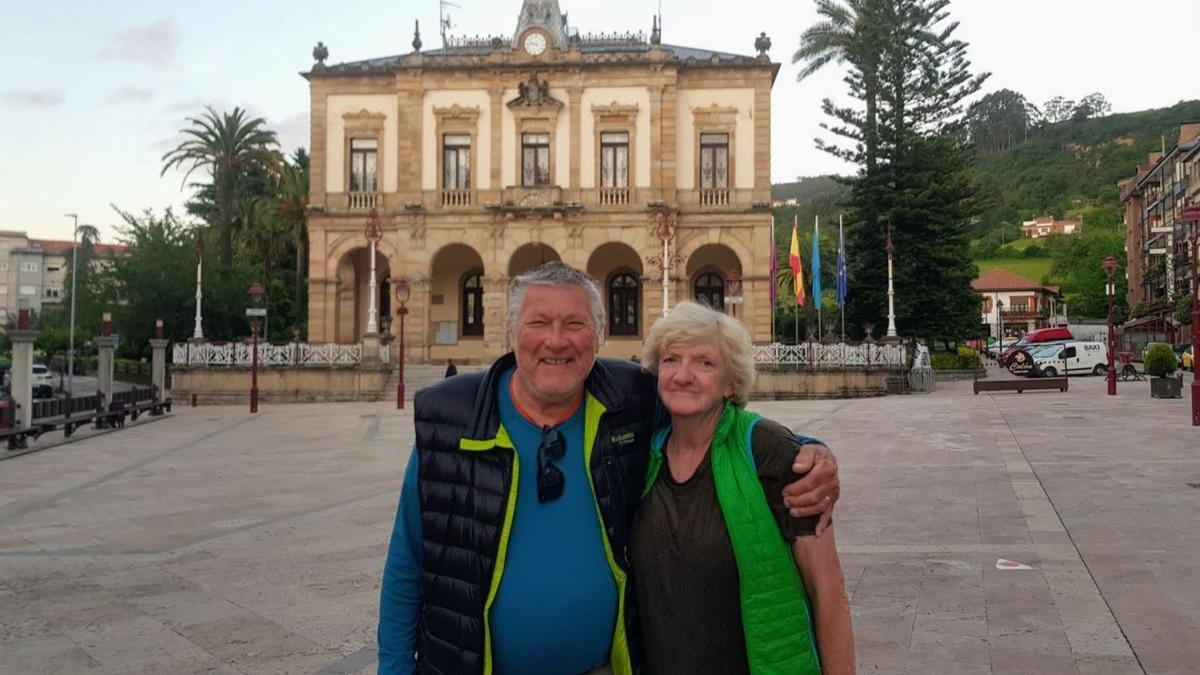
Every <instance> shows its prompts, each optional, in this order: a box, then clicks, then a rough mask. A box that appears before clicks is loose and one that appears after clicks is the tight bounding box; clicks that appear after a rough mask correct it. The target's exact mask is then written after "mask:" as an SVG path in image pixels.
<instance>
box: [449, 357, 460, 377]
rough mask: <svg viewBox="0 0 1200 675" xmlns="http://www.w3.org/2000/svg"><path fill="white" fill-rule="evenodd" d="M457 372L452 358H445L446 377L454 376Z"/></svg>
mask: <svg viewBox="0 0 1200 675" xmlns="http://www.w3.org/2000/svg"><path fill="white" fill-rule="evenodd" d="M457 374H458V366H455V365H454V359H446V377H454V376H455V375H457Z"/></svg>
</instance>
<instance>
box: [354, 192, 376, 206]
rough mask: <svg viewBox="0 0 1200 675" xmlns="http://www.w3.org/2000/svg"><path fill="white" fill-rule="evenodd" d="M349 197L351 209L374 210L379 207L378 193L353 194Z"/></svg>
mask: <svg viewBox="0 0 1200 675" xmlns="http://www.w3.org/2000/svg"><path fill="white" fill-rule="evenodd" d="M349 197H350V204H349V206H350V208H351V209H355V210H358V209H373V208H376V207H377V206H379V193H378V192H351V193H349Z"/></svg>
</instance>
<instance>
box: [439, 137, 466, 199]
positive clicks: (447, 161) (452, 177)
mask: <svg viewBox="0 0 1200 675" xmlns="http://www.w3.org/2000/svg"><path fill="white" fill-rule="evenodd" d="M442 188H443V189H446V190H469V189H470V188H471V136H470V135H468V134H446V135H445V136H443V137H442Z"/></svg>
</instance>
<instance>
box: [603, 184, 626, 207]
mask: <svg viewBox="0 0 1200 675" xmlns="http://www.w3.org/2000/svg"><path fill="white" fill-rule="evenodd" d="M599 194H600V206H623V205H625V204H628V203H629V188H613V187H602V188H600V190H599Z"/></svg>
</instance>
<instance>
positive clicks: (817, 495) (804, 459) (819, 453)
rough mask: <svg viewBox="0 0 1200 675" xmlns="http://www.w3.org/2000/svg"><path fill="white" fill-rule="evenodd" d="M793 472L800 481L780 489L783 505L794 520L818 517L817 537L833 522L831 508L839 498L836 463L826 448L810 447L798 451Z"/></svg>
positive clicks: (809, 445) (803, 447)
mask: <svg viewBox="0 0 1200 675" xmlns="http://www.w3.org/2000/svg"><path fill="white" fill-rule="evenodd" d="M792 471H794V472H796V473H797V474H799V475H800V476H802V477H801V478H800V480H797V481H795V482H793V483H789V484H788V485H787V486H785V487H784V488H783V503H784V505H785V506H787V507H788V509H789V510H790V512H791V514H792V516H793V517H795V518H804V517H806V516H814V515H817V514H820V515H821V517H820V519H819V520H818V521H817V536H818V537H819V536H821V534H822V533H823V532H824V531H825V529H826V528H827V527H829V523H831V522H833V505H834V504H835V503H836V502H837V500H838V497H839V496H840V495H841V482H840V481H839V480H838V468H837V460H836V459H834V456H833V453H832V452H831V451H830V450H829V448H828V447H826V446H824V445H822V444H819V443H809V444H807V445H803V446H801V447H800V452H798V453H797V454H796V461H795V462H793V463H792Z"/></svg>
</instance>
